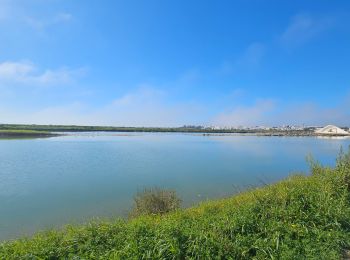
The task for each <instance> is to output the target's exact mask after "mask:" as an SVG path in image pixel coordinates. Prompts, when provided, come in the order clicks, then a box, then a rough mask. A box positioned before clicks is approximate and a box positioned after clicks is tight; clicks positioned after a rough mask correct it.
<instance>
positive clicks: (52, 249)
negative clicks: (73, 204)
mask: <svg viewBox="0 0 350 260" xmlns="http://www.w3.org/2000/svg"><path fill="white" fill-rule="evenodd" d="M349 248H350V155H349V154H341V155H340V157H339V159H338V160H337V165H336V167H335V168H326V167H321V166H320V165H318V164H315V163H313V164H312V170H311V175H310V176H302V175H295V176H291V177H289V178H287V179H286V180H284V181H281V182H279V183H276V184H273V185H269V186H266V187H263V188H258V189H254V190H251V191H247V192H244V193H241V194H239V195H237V196H234V197H231V198H228V199H223V200H217V201H211V202H206V203H203V204H201V205H199V206H197V207H193V208H190V209H186V210H178V211H176V212H173V213H169V214H165V215H148V216H141V217H138V218H135V219H132V220H131V221H124V220H117V221H115V222H96V223H90V224H87V225H84V226H75V227H67V228H66V229H65V230H64V231H50V232H46V233H40V234H37V235H35V236H34V237H33V238H25V239H19V240H15V241H9V242H5V243H2V244H1V245H0V259H341V257H342V253H343V252H344V250H347V249H349Z"/></svg>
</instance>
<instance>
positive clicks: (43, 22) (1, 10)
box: [0, 0, 74, 32]
mask: <svg viewBox="0 0 350 260" xmlns="http://www.w3.org/2000/svg"><path fill="white" fill-rule="evenodd" d="M25 4H26V5H23V3H21V2H20V1H15V0H0V22H5V23H6V24H7V25H10V26H17V27H18V26H20V27H30V28H31V29H33V30H36V31H40V32H43V31H45V30H47V29H49V28H51V27H53V26H57V25H60V24H67V23H69V22H71V21H72V20H73V19H74V16H73V14H72V13H70V12H68V11H63V10H55V11H52V12H45V13H38V12H36V11H35V9H33V8H31V6H33V7H34V6H35V4H36V3H35V1H30V0H28V1H26V3H25ZM28 6H29V7H28ZM6 28H7V27H5V29H6Z"/></svg>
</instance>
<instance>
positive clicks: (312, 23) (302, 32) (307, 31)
mask: <svg viewBox="0 0 350 260" xmlns="http://www.w3.org/2000/svg"><path fill="white" fill-rule="evenodd" d="M334 22H335V21H334V18H333V17H331V16H321V17H317V16H311V15H309V14H298V15H296V16H294V17H293V18H292V20H291V22H290V24H289V25H288V27H287V28H286V30H285V31H284V32H283V33H282V35H281V36H280V41H281V42H282V43H283V44H284V45H286V46H296V45H300V44H303V43H306V42H308V41H310V40H311V39H313V38H314V37H316V36H318V35H320V34H321V33H323V32H325V31H327V30H328V29H330V28H331V27H332V26H333V25H334Z"/></svg>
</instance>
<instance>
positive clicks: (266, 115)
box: [211, 96, 350, 126]
mask: <svg viewBox="0 0 350 260" xmlns="http://www.w3.org/2000/svg"><path fill="white" fill-rule="evenodd" d="M349 100H350V96H347V97H346V98H344V99H343V100H340V101H339V102H338V104H335V105H333V106H331V107H323V106H321V105H319V104H317V103H313V102H308V103H294V104H292V105H288V106H285V105H283V102H282V101H281V100H280V101H278V100H273V99H259V100H257V101H256V102H255V103H254V104H252V105H250V106H241V105H237V106H235V107H233V108H231V109H226V111H224V112H222V113H220V114H218V115H217V116H216V117H214V118H213V119H212V120H211V123H212V124H216V125H220V126H256V125H265V126H274V125H302V124H305V125H325V124H338V125H344V126H346V125H349V121H350V112H349V111H350V102H349Z"/></svg>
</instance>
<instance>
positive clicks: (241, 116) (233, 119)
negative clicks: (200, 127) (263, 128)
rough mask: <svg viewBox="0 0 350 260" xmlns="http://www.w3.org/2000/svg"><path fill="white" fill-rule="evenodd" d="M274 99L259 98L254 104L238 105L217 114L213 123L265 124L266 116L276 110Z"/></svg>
mask: <svg viewBox="0 0 350 260" xmlns="http://www.w3.org/2000/svg"><path fill="white" fill-rule="evenodd" d="M275 107H276V103H275V101H274V100H272V99H258V100H257V101H256V102H255V103H254V104H253V105H250V106H241V105H238V106H236V107H234V108H232V109H229V110H228V111H226V112H223V113H220V114H219V115H217V116H216V117H215V118H214V119H213V120H212V121H211V123H212V124H214V125H220V126H255V125H261V124H265V122H264V120H265V119H266V117H267V116H268V115H269V114H270V113H271V112H273V111H274V109H275Z"/></svg>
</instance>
